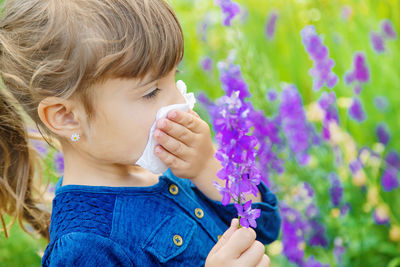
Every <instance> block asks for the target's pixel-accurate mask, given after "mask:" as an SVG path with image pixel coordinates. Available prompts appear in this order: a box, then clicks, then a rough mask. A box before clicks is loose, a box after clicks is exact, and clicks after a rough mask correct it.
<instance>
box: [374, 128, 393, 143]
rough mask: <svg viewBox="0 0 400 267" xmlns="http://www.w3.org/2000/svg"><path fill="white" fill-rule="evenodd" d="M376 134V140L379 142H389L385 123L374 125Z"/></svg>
mask: <svg viewBox="0 0 400 267" xmlns="http://www.w3.org/2000/svg"><path fill="white" fill-rule="evenodd" d="M376 135H377V136H378V140H379V142H380V143H382V144H384V145H385V146H386V145H387V144H388V143H389V140H390V135H389V132H388V130H387V126H386V124H384V123H380V124H379V125H378V126H377V127H376Z"/></svg>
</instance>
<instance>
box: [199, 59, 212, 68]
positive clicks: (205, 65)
mask: <svg viewBox="0 0 400 267" xmlns="http://www.w3.org/2000/svg"><path fill="white" fill-rule="evenodd" d="M201 66H202V68H203V70H205V71H211V70H212V59H211V58H209V57H206V58H204V59H203V60H202V61H201Z"/></svg>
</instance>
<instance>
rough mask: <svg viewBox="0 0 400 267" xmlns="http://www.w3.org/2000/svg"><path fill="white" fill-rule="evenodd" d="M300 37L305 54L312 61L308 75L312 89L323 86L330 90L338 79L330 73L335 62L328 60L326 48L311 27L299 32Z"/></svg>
mask: <svg viewBox="0 0 400 267" xmlns="http://www.w3.org/2000/svg"><path fill="white" fill-rule="evenodd" d="M301 36H302V40H303V44H304V47H305V48H306V51H307V53H308V54H309V56H310V58H311V59H312V60H313V61H314V67H313V68H312V69H310V71H309V74H310V75H311V77H313V79H314V81H313V89H314V90H319V89H321V87H322V86H323V85H324V84H326V86H327V87H328V88H329V89H332V88H333V87H334V86H335V85H336V84H337V82H338V80H339V79H338V76H337V75H336V74H335V73H333V72H332V68H333V67H334V66H335V61H334V60H333V59H331V58H329V52H328V48H327V47H326V46H324V45H323V44H322V39H321V38H320V37H319V36H318V34H317V32H316V30H315V27H314V26H312V25H309V26H306V27H304V28H303V29H302V30H301Z"/></svg>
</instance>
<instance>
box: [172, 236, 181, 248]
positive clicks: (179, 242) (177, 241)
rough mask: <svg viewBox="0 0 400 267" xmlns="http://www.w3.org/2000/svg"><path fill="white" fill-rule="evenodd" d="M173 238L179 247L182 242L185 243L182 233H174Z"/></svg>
mask: <svg viewBox="0 0 400 267" xmlns="http://www.w3.org/2000/svg"><path fill="white" fill-rule="evenodd" d="M172 240H173V241H174V244H175V245H177V246H178V247H180V246H182V244H183V240H182V237H181V236H180V235H174V237H173V238H172Z"/></svg>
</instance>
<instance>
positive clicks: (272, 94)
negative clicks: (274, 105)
mask: <svg viewBox="0 0 400 267" xmlns="http://www.w3.org/2000/svg"><path fill="white" fill-rule="evenodd" d="M267 98H268V100H269V101H271V102H273V101H275V100H277V99H278V93H277V92H276V91H275V90H274V89H271V90H269V91H268V92H267Z"/></svg>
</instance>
